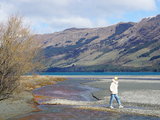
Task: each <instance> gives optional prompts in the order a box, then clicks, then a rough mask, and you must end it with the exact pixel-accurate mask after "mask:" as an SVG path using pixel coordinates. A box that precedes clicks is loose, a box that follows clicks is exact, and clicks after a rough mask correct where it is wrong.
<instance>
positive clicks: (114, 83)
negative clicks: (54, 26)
mask: <svg viewBox="0 0 160 120" xmlns="http://www.w3.org/2000/svg"><path fill="white" fill-rule="evenodd" d="M110 92H111V96H110V102H109V107H110V108H111V109H113V108H114V107H113V106H112V103H113V100H114V98H115V99H116V101H117V103H118V105H119V108H123V106H122V105H121V101H120V99H119V96H118V77H114V79H112V83H111V85H110Z"/></svg>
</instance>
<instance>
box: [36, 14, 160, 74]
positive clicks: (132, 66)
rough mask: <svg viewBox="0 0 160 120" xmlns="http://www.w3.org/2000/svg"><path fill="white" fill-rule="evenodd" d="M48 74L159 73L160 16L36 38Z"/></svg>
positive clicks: (72, 29) (71, 30) (75, 29)
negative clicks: (64, 72) (58, 72)
mask: <svg viewBox="0 0 160 120" xmlns="http://www.w3.org/2000/svg"><path fill="white" fill-rule="evenodd" d="M36 38H37V39H38V41H39V42H40V43H41V44H43V50H42V51H43V53H44V56H45V60H46V62H45V65H46V67H47V68H48V69H47V71H159V68H160V67H159V66H160V15H157V16H155V17H151V18H144V19H142V20H141V21H140V22H138V23H133V22H127V23H122V22H121V23H118V24H115V25H111V26H108V27H100V28H70V29H66V30H64V31H61V32H56V33H53V34H43V35H36Z"/></svg>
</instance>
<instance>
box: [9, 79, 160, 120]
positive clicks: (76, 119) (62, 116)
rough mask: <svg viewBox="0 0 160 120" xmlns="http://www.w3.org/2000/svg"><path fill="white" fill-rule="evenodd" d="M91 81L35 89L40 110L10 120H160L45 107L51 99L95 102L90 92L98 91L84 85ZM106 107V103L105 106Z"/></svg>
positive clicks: (75, 80)
mask: <svg viewBox="0 0 160 120" xmlns="http://www.w3.org/2000/svg"><path fill="white" fill-rule="evenodd" d="M90 81H91V80H86V79H80V78H70V79H69V80H66V81H63V82H59V83H58V84H55V85H49V86H45V87H42V88H38V89H35V90H34V91H33V94H35V95H37V96H44V97H43V98H40V99H37V101H38V103H39V104H41V105H39V106H38V107H39V108H40V109H41V110H42V111H39V112H31V113H28V114H25V115H21V116H17V117H15V118H12V119H11V120H160V118H158V117H152V116H142V115H132V114H125V113H115V112H106V111H96V110H83V109H77V108H75V105H45V104H43V103H44V102H45V101H49V100H52V99H59V98H60V99H62V100H65V99H67V100H74V101H96V99H94V98H93V97H92V96H91V92H93V91H98V89H97V88H92V87H90V86H87V85H84V83H86V82H87V83H88V82H90ZM105 107H107V103H106V106H105Z"/></svg>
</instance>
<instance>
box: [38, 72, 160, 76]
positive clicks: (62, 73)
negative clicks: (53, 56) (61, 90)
mask: <svg viewBox="0 0 160 120" xmlns="http://www.w3.org/2000/svg"><path fill="white" fill-rule="evenodd" d="M38 74H40V75H136V76H137V75H139V76H144V75H160V72H41V73H38Z"/></svg>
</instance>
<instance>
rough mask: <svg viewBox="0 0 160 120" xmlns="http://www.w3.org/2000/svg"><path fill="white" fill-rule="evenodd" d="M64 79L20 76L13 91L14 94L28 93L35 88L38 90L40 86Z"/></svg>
mask: <svg viewBox="0 0 160 120" xmlns="http://www.w3.org/2000/svg"><path fill="white" fill-rule="evenodd" d="M64 80H66V79H65V78H61V77H55V76H40V75H33V76H22V77H21V80H20V85H19V87H18V88H17V89H16V90H15V92H16V93H19V92H21V91H25V90H27V91H30V90H33V89H35V88H40V87H42V86H46V85H51V84H55V83H56V82H59V81H64Z"/></svg>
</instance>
